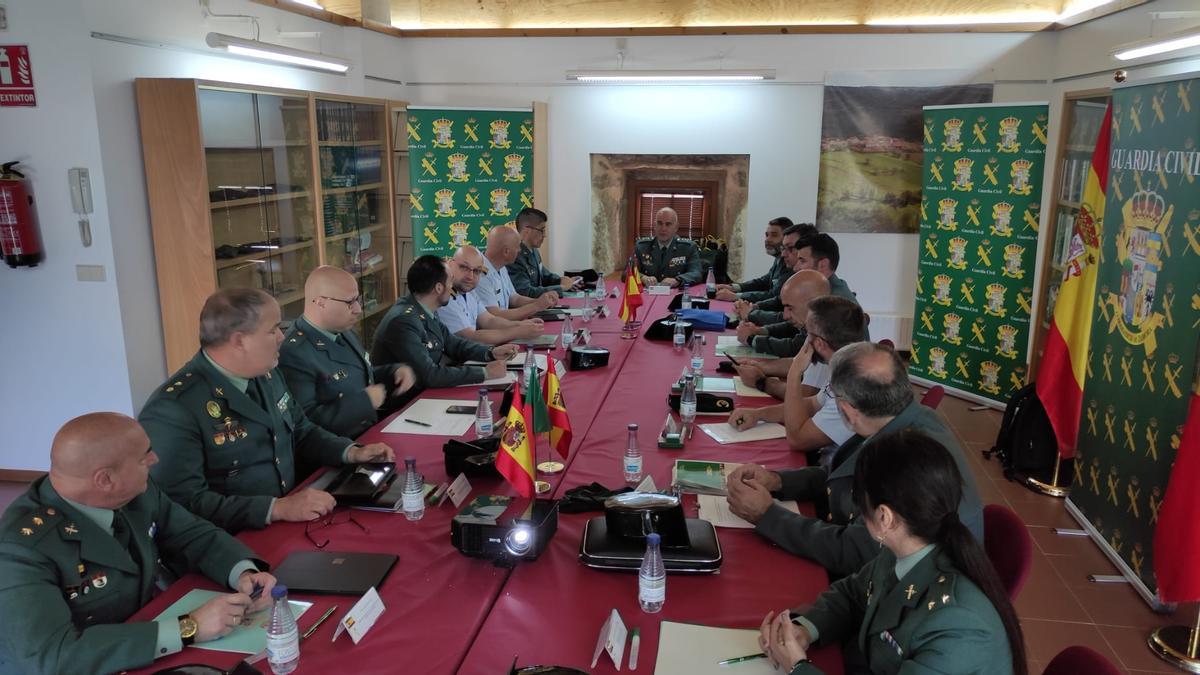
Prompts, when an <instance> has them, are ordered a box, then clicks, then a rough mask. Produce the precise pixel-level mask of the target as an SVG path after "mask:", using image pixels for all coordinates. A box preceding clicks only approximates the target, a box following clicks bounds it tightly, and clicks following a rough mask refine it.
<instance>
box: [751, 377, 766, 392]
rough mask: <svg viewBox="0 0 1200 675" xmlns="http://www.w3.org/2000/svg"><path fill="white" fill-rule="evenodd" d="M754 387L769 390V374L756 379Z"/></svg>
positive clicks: (762, 390) (763, 390)
mask: <svg viewBox="0 0 1200 675" xmlns="http://www.w3.org/2000/svg"><path fill="white" fill-rule="evenodd" d="M754 388H755V389H757V390H759V391H761V392H765V391H766V390H767V376H766V375H761V376H759V378H758V379H757V380H755V381H754Z"/></svg>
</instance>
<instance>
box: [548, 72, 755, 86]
mask: <svg viewBox="0 0 1200 675" xmlns="http://www.w3.org/2000/svg"><path fill="white" fill-rule="evenodd" d="M567 79H568V80H570V81H573V82H595V83H612V82H617V83H643V84H663V83H672V82H677V83H684V84H686V83H691V82H709V83H711V82H762V81H764V80H774V79H775V71H774V70H769V69H762V70H568V71H567Z"/></svg>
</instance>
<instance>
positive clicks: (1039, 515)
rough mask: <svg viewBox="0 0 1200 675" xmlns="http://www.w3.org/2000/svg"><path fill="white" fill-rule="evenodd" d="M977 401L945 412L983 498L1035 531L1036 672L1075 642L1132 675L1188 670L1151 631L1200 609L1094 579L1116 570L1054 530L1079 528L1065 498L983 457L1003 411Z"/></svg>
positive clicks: (1029, 598)
mask: <svg viewBox="0 0 1200 675" xmlns="http://www.w3.org/2000/svg"><path fill="white" fill-rule="evenodd" d="M972 405H973V404H971V403H969V402H966V401H962V400H959V399H955V398H951V397H949V396H947V397H946V398H945V400H943V401H942V404H941V407H940V408H939V410H940V411H941V412H942V413H943V414H944V415H945V416H946V419H947V420H948V421H949V422H950V425H951V426H952V427H953V428H954V430H955V431H956V432H957V433H958V435H959V437H960V438H961V439H962V440H963V441H964V442H965V443H966V445H965V447H966V449H967V460H968V463H969V464H970V466H971V472H972V474H973V475H974V477H975V483H976V485H977V486H978V488H979V491H980V493H981V497H982V498H983V501H984V503H986V504H1005V505H1007V506H1009V507H1010V508H1012V509H1013V510H1014V511H1016V512H1017V513H1018V514H1019V515H1020V516H1021V518H1022V519H1023V520H1024V521H1025V523H1026V525H1028V526H1029V533H1030V535H1031V536H1032V537H1033V541H1034V549H1033V568H1032V571H1031V572H1030V575H1029V580H1028V582H1027V583H1026V584H1025V588H1024V589H1022V591H1021V595H1020V597H1019V598H1017V603H1016V605H1017V614H1018V615H1019V616H1020V617H1021V625H1022V627H1023V628H1024V631H1025V643H1026V651H1027V652H1028V654H1029V664H1030V668H1029V672H1030V673H1031V675H1036V674H1038V673H1041V672H1042V669H1043V668H1045V665H1046V663H1048V662H1049V661H1050V659H1052V658H1053V657H1054V655H1055V654H1057V653H1058V652H1059V651H1061V650H1062V649H1063V648H1065V647H1069V646H1071V645H1086V646H1088V647H1091V648H1092V649H1095V650H1096V651H1098V652H1100V653H1101V654H1104V655H1105V656H1106V657H1108V658H1109V660H1111V661H1112V662H1113V664H1115V665H1117V666H1118V667H1119V668H1120V669H1121V670H1122V671H1124V672H1126V673H1130V674H1131V675H1132V674H1140V673H1179V672H1182V671H1179V670H1175V669H1173V668H1172V667H1171V666H1169V665H1167V664H1166V662H1164V661H1161V660H1160V659H1159V658H1158V657H1157V656H1155V655H1154V654H1153V653H1152V652H1151V651H1150V650H1149V649H1148V648H1147V647H1146V637H1147V636H1148V635H1149V633H1150V631H1151V630H1152V629H1153V628H1155V627H1157V626H1161V625H1166V624H1172V623H1176V624H1189V623H1190V622H1191V621H1194V620H1195V617H1196V614H1195V611H1196V608H1195V607H1194V606H1190V605H1189V606H1183V607H1181V608H1180V609H1178V610H1177V611H1176V612H1175V614H1174V615H1170V616H1164V615H1159V614H1155V613H1154V612H1153V611H1151V610H1150V607H1149V606H1148V605H1147V604H1146V603H1145V601H1143V600H1142V598H1141V596H1139V595H1138V594H1137V592H1136V591H1134V590H1133V588H1132V587H1131V586H1129V585H1128V584H1094V583H1091V582H1089V581H1088V580H1087V577H1088V575H1089V574H1118V572H1117V570H1116V568H1115V567H1114V566H1113V565H1112V563H1110V562H1109V561H1108V559H1107V558H1105V557H1104V554H1103V553H1101V552H1100V549H1099V548H1098V547H1097V546H1096V545H1095V544H1093V543H1092V541H1091V540H1090V539H1088V538H1086V537H1061V536H1058V535H1055V534H1054V533H1052V532H1051V531H1050V528H1052V527H1068V528H1073V529H1076V528H1078V527H1079V525H1078V523H1076V522H1075V519H1074V518H1072V517H1071V516H1070V515H1069V514H1068V513H1067V511H1066V507H1065V506H1064V502H1063V500H1061V499H1055V498H1053V497H1045V496H1043V495H1040V494H1037V493H1034V492H1032V491H1030V490H1028V489H1026V488H1024V487H1022V486H1020V485H1017V484H1016V483H1012V482H1009V481H1008V480H1005V478H1004V475H1003V473H1002V471H1001V468H1000V464H999V462H998V461H996V460H990V461H989V460H985V459H984V458H983V456H982V454H981V453H982V451H983V450H986V449H988V448H990V447H991V446H992V443H993V442H994V441H995V439H996V432H997V431H998V430H999V428H1000V419H1001V414H1000V413H999V412H997V411H993V410H985V411H978V412H972V411H971V410H970V408H971V406H972ZM1080 675H1085V674H1083V673H1081V674H1080Z"/></svg>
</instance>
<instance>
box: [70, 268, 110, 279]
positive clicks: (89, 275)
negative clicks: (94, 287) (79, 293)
mask: <svg viewBox="0 0 1200 675" xmlns="http://www.w3.org/2000/svg"><path fill="white" fill-rule="evenodd" d="M75 278H76V279H78V280H80V281H104V280H105V274H104V265H76V266H75Z"/></svg>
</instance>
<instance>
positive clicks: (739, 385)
mask: <svg viewBox="0 0 1200 675" xmlns="http://www.w3.org/2000/svg"><path fill="white" fill-rule="evenodd" d="M733 389H734V391H733V393H735V394H737V395H738V396H748V397H751V398H763V397H766V398H771V395H770V394H768V393H767V392H765V391H759V390H757V389H755V388H754V387H749V386H746V383H745V382H742V378H740V377H735V378H733Z"/></svg>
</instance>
